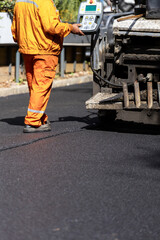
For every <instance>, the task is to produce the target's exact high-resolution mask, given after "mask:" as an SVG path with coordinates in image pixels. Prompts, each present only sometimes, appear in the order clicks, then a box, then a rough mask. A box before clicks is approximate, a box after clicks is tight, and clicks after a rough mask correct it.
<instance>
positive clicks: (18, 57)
mask: <svg viewBox="0 0 160 240" xmlns="http://www.w3.org/2000/svg"><path fill="white" fill-rule="evenodd" d="M19 67H20V53H19V51H18V50H17V52H16V83H19Z"/></svg>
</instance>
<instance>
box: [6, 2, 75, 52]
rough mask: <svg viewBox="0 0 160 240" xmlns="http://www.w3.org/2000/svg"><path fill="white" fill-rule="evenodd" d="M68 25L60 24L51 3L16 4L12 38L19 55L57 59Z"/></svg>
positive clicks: (69, 28) (68, 28)
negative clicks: (41, 55) (50, 55)
mask: <svg viewBox="0 0 160 240" xmlns="http://www.w3.org/2000/svg"><path fill="white" fill-rule="evenodd" d="M72 28H73V27H72V25H71V24H68V23H62V22H61V21H60V18H59V13H58V11H57V9H56V7H55V5H54V3H53V1H52V0H33V1H31V0H17V1H16V4H15V8H14V17H13V22H12V27H11V30H12V35H13V38H14V41H16V42H17V43H18V45H19V52H21V53H23V54H54V55H59V54H60V52H61V49H62V45H63V38H64V37H66V36H67V35H68V34H69V33H70V32H71V31H72Z"/></svg>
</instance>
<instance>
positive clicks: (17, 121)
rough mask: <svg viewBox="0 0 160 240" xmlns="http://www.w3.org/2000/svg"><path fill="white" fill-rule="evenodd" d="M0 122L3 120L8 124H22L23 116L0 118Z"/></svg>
mask: <svg viewBox="0 0 160 240" xmlns="http://www.w3.org/2000/svg"><path fill="white" fill-rule="evenodd" d="M0 122H5V123H8V124H9V125H15V126H24V116H23V117H15V118H4V119H0Z"/></svg>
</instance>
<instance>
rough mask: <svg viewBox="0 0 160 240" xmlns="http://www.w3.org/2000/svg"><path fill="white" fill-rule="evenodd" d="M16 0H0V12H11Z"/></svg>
mask: <svg viewBox="0 0 160 240" xmlns="http://www.w3.org/2000/svg"><path fill="white" fill-rule="evenodd" d="M15 2H16V0H4V1H2V0H0V12H9V13H13V8H14V5H15Z"/></svg>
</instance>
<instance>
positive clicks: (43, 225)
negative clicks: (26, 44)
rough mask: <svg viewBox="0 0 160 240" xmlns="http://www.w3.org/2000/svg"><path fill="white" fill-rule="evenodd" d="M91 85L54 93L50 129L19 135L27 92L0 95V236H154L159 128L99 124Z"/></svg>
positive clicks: (159, 234) (136, 239)
mask: <svg viewBox="0 0 160 240" xmlns="http://www.w3.org/2000/svg"><path fill="white" fill-rule="evenodd" d="M90 96H91V83H89V84H83V85H75V86H70V87H64V88H57V89H55V90H53V91H52V95H51V98H50V101H49V104H48V108H47V113H48V115H49V119H50V121H51V125H52V131H51V132H49V133H37V134H23V133H22V131H23V119H24V115H25V114H26V109H27V105H28V99H29V98H28V94H23V95H17V96H10V97H5V98H0V111H1V113H0V134H1V137H0V239H1V240H159V239H160V130H159V127H154V126H147V125H143V124H135V123H128V122H123V121H116V122H115V123H113V124H112V125H109V126H106V127H105V128H104V127H101V125H100V124H99V121H98V118H97V114H96V112H93V111H92V112H89V111H87V110H86V109H85V104H84V103H85V101H86V100H87V99H88V98H89V97H90Z"/></svg>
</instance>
